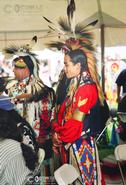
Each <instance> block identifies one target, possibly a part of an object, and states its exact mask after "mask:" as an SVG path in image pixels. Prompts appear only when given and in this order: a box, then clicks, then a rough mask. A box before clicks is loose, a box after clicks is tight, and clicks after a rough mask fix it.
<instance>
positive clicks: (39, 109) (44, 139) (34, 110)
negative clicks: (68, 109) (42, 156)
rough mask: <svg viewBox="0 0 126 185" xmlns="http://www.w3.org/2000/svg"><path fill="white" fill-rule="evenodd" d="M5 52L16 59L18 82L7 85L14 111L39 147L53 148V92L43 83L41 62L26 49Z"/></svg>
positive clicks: (11, 48) (15, 68)
mask: <svg viewBox="0 0 126 185" xmlns="http://www.w3.org/2000/svg"><path fill="white" fill-rule="evenodd" d="M5 52H6V53H9V54H11V55H13V56H16V57H14V59H13V65H14V69H13V72H14V75H15V79H14V80H11V81H9V82H8V84H7V87H6V88H7V90H8V95H9V97H11V98H12V101H13V103H14V104H15V109H16V110H17V111H18V112H19V114H20V115H21V116H22V117H24V118H25V119H26V120H27V121H28V122H29V123H30V125H31V126H32V128H33V130H34V131H35V133H36V139H37V141H38V143H39V144H40V147H41V146H42V147H45V145H46V143H48V144H50V145H51V132H50V130H51V113H52V109H53V106H54V99H55V93H54V90H53V89H52V88H50V87H48V86H46V85H45V84H44V83H43V82H42V80H41V79H40V77H39V61H38V59H37V57H36V55H35V54H34V53H32V52H30V51H29V50H28V48H27V47H25V46H24V47H9V48H6V49H5ZM50 145H49V146H50ZM47 147H48V145H47ZM50 148H51V146H50ZM49 153H51V152H50V151H49ZM47 155H48V154H47ZM47 158H48V157H47ZM46 171H49V170H46Z"/></svg>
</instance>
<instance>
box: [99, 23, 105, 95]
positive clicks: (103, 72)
mask: <svg viewBox="0 0 126 185" xmlns="http://www.w3.org/2000/svg"><path fill="white" fill-rule="evenodd" d="M104 28H105V26H104V24H102V25H101V32H100V34H101V72H102V74H101V75H102V89H103V92H104V93H105V61H104V54H105V32H104Z"/></svg>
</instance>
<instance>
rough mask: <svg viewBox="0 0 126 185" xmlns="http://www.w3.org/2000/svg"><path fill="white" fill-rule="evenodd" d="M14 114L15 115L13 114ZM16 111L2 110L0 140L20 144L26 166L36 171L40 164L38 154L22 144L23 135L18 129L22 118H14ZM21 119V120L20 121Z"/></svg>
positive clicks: (0, 112) (0, 114) (0, 110)
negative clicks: (9, 140) (38, 163)
mask: <svg viewBox="0 0 126 185" xmlns="http://www.w3.org/2000/svg"><path fill="white" fill-rule="evenodd" d="M12 112H13V113H12ZM14 112H15V110H13V111H7V110H3V109H0V138H1V139H13V140H15V141H18V142H20V145H21V149H22V154H23V157H24V159H25V163H26V166H27V167H28V168H29V169H30V170H32V171H33V170H34V169H35V167H36V164H37V162H38V153H37V152H35V151H34V150H33V149H32V148H31V147H30V146H28V145H25V144H24V143H22V141H23V134H22V130H21V129H20V127H18V124H17V123H19V122H18V121H19V120H20V121H21V118H20V116H19V117H18V114H16V113H15V115H17V117H16V116H15V119H14V117H13V115H14ZM19 118H20V119H19Z"/></svg>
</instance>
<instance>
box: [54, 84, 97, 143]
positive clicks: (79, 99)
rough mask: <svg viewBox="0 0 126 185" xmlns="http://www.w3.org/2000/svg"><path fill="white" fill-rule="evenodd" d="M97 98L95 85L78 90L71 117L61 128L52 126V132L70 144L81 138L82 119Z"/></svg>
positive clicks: (56, 124)
mask: <svg viewBox="0 0 126 185" xmlns="http://www.w3.org/2000/svg"><path fill="white" fill-rule="evenodd" d="M97 98H98V95H97V89H96V86H95V85H91V84H88V85H84V86H82V87H81V88H79V90H78V92H77V93H76V96H75V97H74V99H76V102H75V105H74V107H75V109H74V112H73V114H72V117H71V118H70V119H69V120H68V121H66V122H65V124H64V125H63V126H59V124H58V123H55V125H54V130H55V132H56V133H57V134H58V135H59V139H60V140H61V141H63V142H70V143H71V142H74V141H75V140H76V139H78V138H79V137H80V136H81V133H82V131H83V124H84V123H83V120H84V117H85V115H86V114H88V113H89V110H90V109H91V107H92V106H93V105H94V104H95V103H96V101H97Z"/></svg>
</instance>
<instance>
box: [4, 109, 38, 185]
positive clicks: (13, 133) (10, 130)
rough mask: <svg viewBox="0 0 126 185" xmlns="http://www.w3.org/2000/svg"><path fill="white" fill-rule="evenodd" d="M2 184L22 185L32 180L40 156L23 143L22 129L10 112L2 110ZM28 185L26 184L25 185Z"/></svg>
mask: <svg viewBox="0 0 126 185" xmlns="http://www.w3.org/2000/svg"><path fill="white" fill-rule="evenodd" d="M0 154H1V155H0V164H1V170H0V184H2V185H5V184H9V185H22V184H23V183H24V182H26V181H28V179H33V178H32V172H34V170H35V168H36V167H37V164H38V154H37V152H35V151H34V150H33V149H32V148H31V147H30V146H28V145H26V144H24V143H23V136H22V133H21V129H20V128H19V127H18V125H17V124H15V121H14V119H13V117H12V116H11V114H9V111H7V110H2V109H0ZM25 184H26V183H25Z"/></svg>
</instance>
